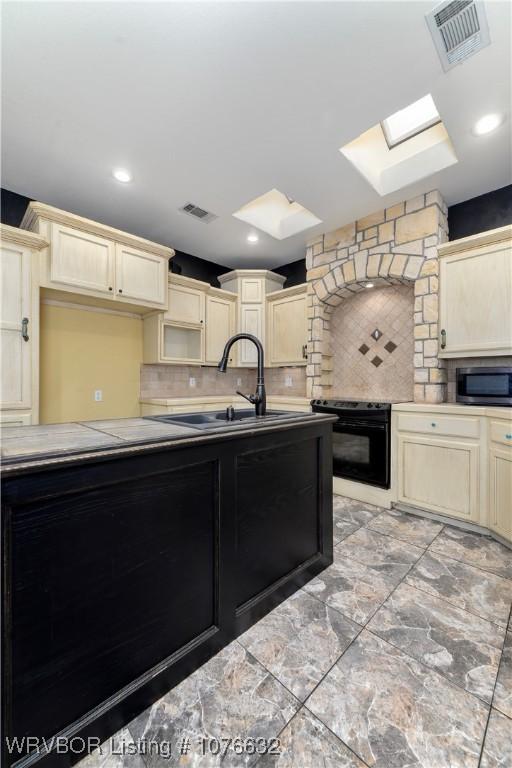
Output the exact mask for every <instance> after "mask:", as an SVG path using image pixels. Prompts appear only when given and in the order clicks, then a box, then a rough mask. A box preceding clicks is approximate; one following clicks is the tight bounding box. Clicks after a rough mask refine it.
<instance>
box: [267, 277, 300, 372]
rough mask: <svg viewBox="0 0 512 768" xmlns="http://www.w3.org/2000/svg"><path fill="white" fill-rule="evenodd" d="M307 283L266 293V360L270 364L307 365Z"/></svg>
mask: <svg viewBox="0 0 512 768" xmlns="http://www.w3.org/2000/svg"><path fill="white" fill-rule="evenodd" d="M306 291H307V286H306V285H299V286H296V287H293V288H288V289H286V290H284V291H278V292H277V293H273V294H270V295H269V296H267V361H268V364H269V365H272V366H278V365H306V362H307V340H308V328H307V294H306Z"/></svg>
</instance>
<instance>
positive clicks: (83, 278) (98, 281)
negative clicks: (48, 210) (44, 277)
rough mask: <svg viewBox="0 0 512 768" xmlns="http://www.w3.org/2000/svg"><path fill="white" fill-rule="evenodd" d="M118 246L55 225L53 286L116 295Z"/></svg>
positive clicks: (52, 268)
mask: <svg viewBox="0 0 512 768" xmlns="http://www.w3.org/2000/svg"><path fill="white" fill-rule="evenodd" d="M114 275H115V244H114V243H113V242H112V241H111V240H106V239H105V238H103V237H97V236H95V235H92V234H89V233H88V232H81V231H80V230H78V229H73V228H72V227H65V226H63V225H62V224H57V223H53V224H52V225H51V254H50V280H51V282H52V283H57V284H61V285H63V286H68V287H69V286H70V287H72V288H76V289H77V290H78V291H81V292H82V291H91V292H93V293H94V294H98V293H100V294H106V295H107V296H108V295H109V294H111V295H112V294H113V291H114V279H115V278H114Z"/></svg>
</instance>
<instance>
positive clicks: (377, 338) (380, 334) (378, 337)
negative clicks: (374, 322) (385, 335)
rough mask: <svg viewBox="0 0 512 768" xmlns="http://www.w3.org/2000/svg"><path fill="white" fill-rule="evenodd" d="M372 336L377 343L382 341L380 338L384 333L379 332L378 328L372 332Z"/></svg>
mask: <svg viewBox="0 0 512 768" xmlns="http://www.w3.org/2000/svg"><path fill="white" fill-rule="evenodd" d="M371 336H372V338H373V339H375V341H378V340H379V339H380V337H381V336H382V331H379V329H378V328H376V329H375V330H374V331H373V332H372V334H371Z"/></svg>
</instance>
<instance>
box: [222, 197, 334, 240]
mask: <svg viewBox="0 0 512 768" xmlns="http://www.w3.org/2000/svg"><path fill="white" fill-rule="evenodd" d="M233 216H234V217H235V218H236V219H240V220H241V221H245V222H246V223H247V224H250V225H251V226H253V227H256V229H261V230H263V232H266V233H267V234H268V235H272V237H275V238H276V240H284V239H285V238H286V237H291V236H292V235H296V234H298V233H299V232H303V231H304V230H305V229H309V228H310V227H314V226H315V225H316V224H321V223H322V220H321V219H319V218H317V217H316V216H315V214H314V213H311V211H308V209H307V208H304V206H303V205H301V204H300V203H298V202H297V201H296V200H292V199H291V198H289V197H288V196H287V195H285V194H284V193H283V192H280V191H279V190H278V189H271V190H270V191H269V192H265V194H264V195H260V197H256V198H255V199H254V200H251V202H250V203H247V205H244V206H242V208H240V209H239V210H238V211H235V213H234V214H233Z"/></svg>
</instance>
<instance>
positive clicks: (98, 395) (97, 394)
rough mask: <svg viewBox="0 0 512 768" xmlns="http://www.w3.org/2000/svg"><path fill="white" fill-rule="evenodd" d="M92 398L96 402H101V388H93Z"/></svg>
mask: <svg viewBox="0 0 512 768" xmlns="http://www.w3.org/2000/svg"><path fill="white" fill-rule="evenodd" d="M94 399H95V401H96V402H97V403H101V401H102V400H103V390H102V389H95V390H94Z"/></svg>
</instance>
